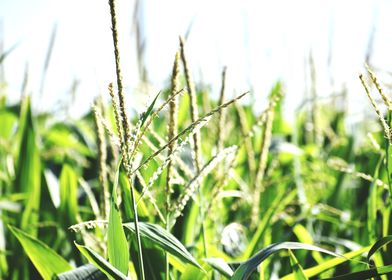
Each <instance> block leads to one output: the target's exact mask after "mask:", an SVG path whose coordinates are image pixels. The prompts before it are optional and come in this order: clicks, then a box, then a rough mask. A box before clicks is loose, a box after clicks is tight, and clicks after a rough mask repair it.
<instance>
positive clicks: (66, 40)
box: [0, 0, 392, 113]
mask: <svg viewBox="0 0 392 280" xmlns="http://www.w3.org/2000/svg"><path fill="white" fill-rule="evenodd" d="M118 2H119V4H118V6H119V25H120V36H121V37H120V41H121V51H122V62H123V68H124V80H125V84H126V86H127V94H128V97H127V98H128V104H133V103H134V102H133V101H134V100H135V99H132V98H133V97H134V96H135V95H137V93H138V92H139V95H140V90H138V89H137V88H138V81H139V79H138V73H137V64H136V51H135V37H134V36H131V34H132V28H131V27H132V14H133V7H134V0H118ZM390 11H392V1H388V0H384V1H382V0H379V1H377V0H366V1H365V0H363V1H352V0H345V1H338V0H335V1H333V0H331V1H315V0H296V1H290V0H277V1H257V0H255V1H251V0H243V1H227V0H226V1H224V0H216V1H211V0H210V1H207V0H200V1H191V0H167V1H158V0H156V1H153V0H146V1H142V0H141V10H140V16H141V18H142V27H143V30H142V31H143V36H144V39H145V47H146V49H145V63H146V66H147V70H148V77H149V79H150V81H151V83H152V84H153V86H154V89H151V91H152V92H151V94H152V95H154V94H155V93H156V92H157V91H158V90H160V89H162V88H163V87H164V86H165V85H167V80H168V76H169V75H170V72H171V67H172V63H173V58H174V53H175V51H176V48H177V47H178V36H179V35H184V34H185V32H186V31H187V29H188V27H189V26H190V24H191V23H192V22H193V25H192V29H191V33H190V36H189V38H188V43H187V47H188V55H189V61H190V63H191V66H192V67H191V68H192V72H193V74H194V77H195V80H196V81H203V83H205V84H208V85H211V86H212V91H213V94H217V92H218V90H219V86H220V75H221V69H222V67H223V66H224V65H227V66H228V77H227V78H228V85H227V86H228V90H229V94H234V92H237V93H240V92H244V91H247V90H249V89H251V88H252V89H253V90H254V92H255V95H256V96H257V97H258V99H257V100H260V107H261V106H262V104H263V100H265V97H266V96H267V94H268V92H269V90H270V88H271V87H272V85H273V84H274V83H275V82H276V81H277V80H281V81H283V83H284V84H285V87H286V93H287V102H286V106H287V108H288V111H292V110H293V109H294V108H295V106H296V104H299V102H300V101H301V99H302V97H303V93H304V91H305V85H306V83H305V81H306V80H308V81H309V77H307V78H306V77H305V76H306V75H308V74H305V73H308V72H309V69H308V68H307V67H306V65H307V62H306V59H307V58H308V56H309V52H310V50H312V53H313V56H314V60H315V65H316V72H317V89H318V93H319V94H320V95H327V94H329V93H331V92H332V91H333V90H340V89H341V88H342V87H343V85H346V87H347V88H348V90H349V92H350V98H351V99H350V105H352V106H350V110H351V111H352V112H355V111H356V110H357V111H358V110H359V109H354V108H361V107H360V106H358V104H364V102H367V101H366V97H365V94H364V92H363V89H362V88H361V86H360V82H359V80H358V74H359V72H363V63H364V60H365V53H366V50H367V48H368V42H369V36H370V34H371V30H372V28H373V27H375V28H376V29H375V37H374V43H373V55H372V58H371V63H372V65H374V66H375V67H377V68H381V69H383V70H391V69H392V52H391V51H390V50H391V49H392V33H391V32H390V26H392V17H391V16H390ZM108 13H109V6H108V3H107V1H106V0H67V1H65V0H62V1H60V0H57V1H50V0H35V1H28V0H1V1H0V20H1V23H2V24H1V25H2V38H0V39H2V40H3V42H4V49H5V50H7V49H9V48H11V47H12V46H13V45H14V44H16V43H17V44H18V45H17V48H16V49H15V50H14V51H13V52H12V53H11V55H10V56H9V57H8V58H7V59H6V60H5V65H4V68H5V79H6V82H7V83H8V93H9V94H10V95H11V97H12V100H16V99H17V98H18V97H19V96H20V88H21V84H22V80H23V73H24V69H25V65H26V63H28V65H29V76H30V84H29V90H30V92H32V94H33V97H34V98H35V99H34V102H35V104H36V107H37V108H41V109H49V108H55V107H56V104H58V102H59V100H64V99H66V95H67V94H68V93H69V91H70V88H71V86H72V83H73V81H74V80H75V79H77V80H80V86H79V88H78V91H77V96H76V106H75V107H74V108H73V112H76V113H77V112H81V111H84V110H86V109H88V106H90V104H91V102H92V99H93V98H94V97H95V96H97V95H98V94H99V93H102V94H104V95H105V96H107V92H106V87H107V84H108V83H109V82H111V81H114V63H113V51H112V41H111V30H110V18H109V15H108ZM55 23H57V36H56V41H55V45H54V49H53V54H52V59H51V62H50V65H49V69H48V73H47V79H46V84H45V88H44V92H43V96H42V98H40V97H39V96H40V94H39V91H40V83H41V75H42V69H43V65H44V61H45V56H46V52H47V48H48V44H49V40H50V34H51V32H52V29H53V26H54V24H55ZM330 50H332V56H331V62H330V65H329V66H328V57H329V53H330ZM389 78H390V77H389ZM331 79H333V81H334V84H333V85H331ZM308 83H309V82H308ZM365 104H366V103H365ZM360 110H362V109H360Z"/></svg>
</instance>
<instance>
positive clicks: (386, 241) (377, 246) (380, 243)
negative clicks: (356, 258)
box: [367, 235, 392, 263]
mask: <svg viewBox="0 0 392 280" xmlns="http://www.w3.org/2000/svg"><path fill="white" fill-rule="evenodd" d="M391 242H392V235H388V236H385V237H383V238H381V239H379V240H377V242H376V243H375V244H374V245H373V246H372V248H370V250H369V253H368V255H367V261H368V263H370V258H371V257H372V256H373V255H374V254H375V253H376V252H377V251H378V250H380V249H381V248H382V247H383V246H385V245H387V244H389V243H391Z"/></svg>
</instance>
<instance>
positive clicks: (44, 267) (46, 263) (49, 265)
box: [8, 226, 72, 279]
mask: <svg viewBox="0 0 392 280" xmlns="http://www.w3.org/2000/svg"><path fill="white" fill-rule="evenodd" d="M8 228H9V229H10V231H11V232H12V234H13V235H14V236H15V237H16V238H17V239H18V240H19V242H20V244H21V245H22V247H23V249H24V251H25V252H26V254H27V256H28V257H29V258H30V260H31V262H32V263H33V264H34V266H35V268H36V269H37V270H38V272H39V273H40V274H41V276H42V277H43V278H44V279H52V277H53V276H54V275H56V274H58V273H62V272H66V271H68V270H71V269H72V267H71V265H70V264H69V263H68V262H67V261H66V260H64V259H63V258H62V257H61V256H60V255H58V254H57V253H56V252H55V251H53V250H52V249H51V248H50V247H49V246H47V245H46V244H44V243H42V242H41V241H39V240H37V239H36V238H34V237H33V236H31V235H29V234H27V233H25V232H23V231H21V230H20V229H17V228H15V227H12V226H8Z"/></svg>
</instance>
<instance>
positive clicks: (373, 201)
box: [366, 155, 384, 244]
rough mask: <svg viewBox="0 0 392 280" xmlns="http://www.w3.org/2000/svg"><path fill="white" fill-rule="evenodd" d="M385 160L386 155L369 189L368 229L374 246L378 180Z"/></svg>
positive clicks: (370, 242) (378, 166) (382, 156)
mask: <svg viewBox="0 0 392 280" xmlns="http://www.w3.org/2000/svg"><path fill="white" fill-rule="evenodd" d="M383 160H384V155H381V156H380V158H379V160H378V163H377V165H376V168H375V171H374V175H373V178H374V179H373V183H372V184H371V185H370V188H369V197H368V207H367V213H368V217H367V219H366V220H367V229H368V237H369V243H368V244H372V243H374V242H375V241H376V236H377V233H376V231H377V224H378V223H377V194H378V188H377V180H379V174H380V169H381V166H382V162H383Z"/></svg>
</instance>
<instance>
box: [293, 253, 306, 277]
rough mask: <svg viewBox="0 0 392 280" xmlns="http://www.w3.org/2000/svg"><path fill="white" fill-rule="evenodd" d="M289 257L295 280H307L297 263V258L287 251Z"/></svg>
mask: <svg viewBox="0 0 392 280" xmlns="http://www.w3.org/2000/svg"><path fill="white" fill-rule="evenodd" d="M289 256H290V264H291V268H292V270H293V274H294V277H295V280H308V277H306V275H305V273H304V270H303V268H302V266H301V265H300V264H299V263H298V260H297V258H296V257H295V256H294V254H293V252H292V251H291V250H289Z"/></svg>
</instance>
